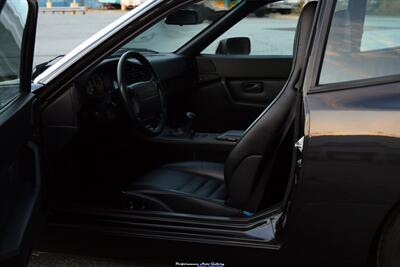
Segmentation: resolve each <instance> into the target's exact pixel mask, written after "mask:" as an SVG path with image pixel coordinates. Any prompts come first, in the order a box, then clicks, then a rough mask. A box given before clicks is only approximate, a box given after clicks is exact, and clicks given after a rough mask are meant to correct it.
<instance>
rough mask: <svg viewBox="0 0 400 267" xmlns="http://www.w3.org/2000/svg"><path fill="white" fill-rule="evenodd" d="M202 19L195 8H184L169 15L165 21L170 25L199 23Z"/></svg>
mask: <svg viewBox="0 0 400 267" xmlns="http://www.w3.org/2000/svg"><path fill="white" fill-rule="evenodd" d="M201 22H202V21H201V19H200V15H199V13H198V12H197V11H195V10H189V9H182V10H178V11H176V12H174V13H173V14H171V15H169V16H167V18H166V20H165V23H166V24H168V25H180V26H183V25H197V24H200V23H201Z"/></svg>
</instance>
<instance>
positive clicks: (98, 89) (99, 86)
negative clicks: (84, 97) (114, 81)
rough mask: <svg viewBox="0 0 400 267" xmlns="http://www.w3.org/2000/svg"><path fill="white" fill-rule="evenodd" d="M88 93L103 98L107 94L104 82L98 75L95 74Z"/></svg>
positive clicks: (88, 87) (87, 89)
mask: <svg viewBox="0 0 400 267" xmlns="http://www.w3.org/2000/svg"><path fill="white" fill-rule="evenodd" d="M86 92H87V94H88V95H90V96H95V97H101V96H104V94H105V87H104V81H103V79H102V78H101V77H100V75H98V74H94V75H93V76H92V77H91V78H90V80H89V83H88V85H87V88H86Z"/></svg>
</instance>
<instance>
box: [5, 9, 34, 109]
mask: <svg viewBox="0 0 400 267" xmlns="http://www.w3.org/2000/svg"><path fill="white" fill-rule="evenodd" d="M27 15H28V3H27V2H26V1H1V2H0V40H1V41H0V108H2V107H3V106H4V105H6V104H7V103H8V102H9V101H10V100H11V99H13V98H14V97H15V96H17V95H18V93H19V90H20V86H19V85H20V66H21V49H22V39H23V33H24V28H25V24H26V20H27Z"/></svg>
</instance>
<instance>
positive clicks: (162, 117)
mask: <svg viewBox="0 0 400 267" xmlns="http://www.w3.org/2000/svg"><path fill="white" fill-rule="evenodd" d="M132 59H134V60H136V61H138V62H139V63H140V65H141V66H142V67H143V68H145V69H146V70H147V73H149V74H150V78H149V79H148V80H146V81H140V82H135V83H132V84H128V83H127V82H128V81H127V79H126V77H127V75H126V74H127V71H128V69H127V68H126V66H127V63H128V61H130V60H132ZM117 79H118V86H119V89H120V91H121V95H122V101H123V105H124V106H125V109H126V110H127V112H128V114H129V117H130V118H131V120H132V121H133V123H134V126H135V128H136V129H137V130H138V131H139V132H141V133H142V134H145V135H150V136H155V135H158V134H160V133H161V132H162V130H163V129H164V126H165V122H166V118H167V112H166V107H165V104H164V98H163V93H162V86H161V82H160V79H159V78H158V76H157V74H156V72H155V71H154V69H153V67H152V66H151V64H150V62H149V61H148V60H147V59H146V58H145V57H144V56H143V55H142V54H140V53H137V52H134V51H128V52H126V53H124V54H123V55H122V56H121V58H120V59H119V62H118V68H117Z"/></svg>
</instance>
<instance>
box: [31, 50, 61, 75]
mask: <svg viewBox="0 0 400 267" xmlns="http://www.w3.org/2000/svg"><path fill="white" fill-rule="evenodd" d="M63 57H64V55H58V56H56V57H54V58H52V59H50V60H47V61H45V62H43V63H40V64H38V65H36V66H35V68H34V70H33V73H32V80H34V79H35V78H36V77H37V76H39V75H40V74H41V73H43V72H44V71H45V70H46V69H47V68H48V67H50V66H51V65H53V64H52V63H54V61H56V60H57V59H61V58H63Z"/></svg>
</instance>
